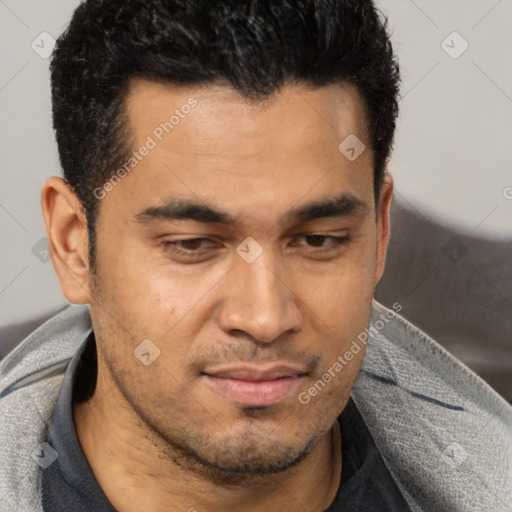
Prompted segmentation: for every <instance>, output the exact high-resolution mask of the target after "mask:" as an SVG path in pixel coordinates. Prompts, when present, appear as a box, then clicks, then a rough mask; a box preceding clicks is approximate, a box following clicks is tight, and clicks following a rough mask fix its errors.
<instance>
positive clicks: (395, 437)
mask: <svg viewBox="0 0 512 512" xmlns="http://www.w3.org/2000/svg"><path fill="white" fill-rule="evenodd" d="M397 310H398V308H397ZM368 334H369V336H368V342H367V353H366V356H365V360H364V363H363V367H362V370H361V373H360V375H359V377H358V379H357V381H356V384H355V386H354V391H353V397H354V401H355V402H356V404H357V406H358V408H359V410H360V412H361V415H362V416H363V418H364V420H365V422H366V423H367V425H368V427H369V428H370V431H371V433H372V435H373V436H374V439H375V442H376V445H377V447H378V448H379V450H380V451H381V453H382V456H383V458H384V460H385V462H386V464H387V465H388V467H389V469H390V471H391V472H392V474H393V476H394V477H395V479H396V480H397V483H398V484H399V485H400V487H401V489H402V491H403V492H404V495H405V496H406V497H407V498H408V500H409V501H410V502H411V504H412V505H416V506H417V507H419V508H414V509H415V510H424V509H426V508H427V509H436V510H437V509H439V510H455V509H457V510H468V511H472V510H475V511H476V510H496V509H497V508H496V503H500V502H501V507H502V508H499V507H498V510H501V509H503V510H508V508H507V507H509V505H508V504H509V503H511V502H512V491H511V486H510V482H511V481H512V469H511V468H512V430H511V425H512V407H511V406H510V404H508V403H507V402H506V401H505V400H504V399H503V398H502V397H500V396H499V395H498V394H497V393H496V392H495V391H494V390H493V389H492V388H491V387H490V386H488V385H487V384H486V383H485V382H484V381H483V380H482V379H480V378H479V377H478V376H477V375H476V374H475V373H474V372H472V371H471V370H470V369H469V368H467V367H466V366H465V365H464V364H462V363H461V362H460V361H458V360H457V359H456V358H455V357H453V356H452V355H451V354H449V353H448V352H447V351H446V350H445V349H444V348H443V347H441V346H440V345H439V344H438V343H436V342H435V341H434V340H433V339H431V338H430V337H428V336H427V335H426V334H425V333H424V332H422V331H421V330H419V329H418V328H417V327H415V326H414V325H412V324H411V323H410V322H408V321H407V320H406V319H404V318H403V317H401V316H400V315H398V314H397V313H396V311H393V310H392V309H387V308H385V307H384V306H382V305H380V304H378V303H377V302H374V304H373V310H372V319H371V324H370V329H369V333H368ZM363 338H364V336H363Z"/></svg>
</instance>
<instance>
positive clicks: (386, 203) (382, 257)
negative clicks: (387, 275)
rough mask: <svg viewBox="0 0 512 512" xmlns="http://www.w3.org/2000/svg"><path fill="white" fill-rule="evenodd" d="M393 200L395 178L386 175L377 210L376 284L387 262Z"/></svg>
mask: <svg viewBox="0 0 512 512" xmlns="http://www.w3.org/2000/svg"><path fill="white" fill-rule="evenodd" d="M392 202H393V178H392V177H391V175H390V174H387V173H386V175H385V177H384V181H383V183H382V185H381V188H380V196H379V205H378V210H377V265H376V268H375V285H377V283H378V282H379V281H380V278H381V277H382V274H383V273H384V266H385V264H386V252H387V249H388V243H389V235H390V233H391V204H392Z"/></svg>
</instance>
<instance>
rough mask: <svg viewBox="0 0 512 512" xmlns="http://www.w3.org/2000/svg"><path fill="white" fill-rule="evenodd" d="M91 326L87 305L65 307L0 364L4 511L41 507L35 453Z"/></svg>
mask: <svg viewBox="0 0 512 512" xmlns="http://www.w3.org/2000/svg"><path fill="white" fill-rule="evenodd" d="M90 330H91V322H90V316H89V310H88V307H85V306H82V307H76V306H69V307H67V308H66V309H64V310H63V311H61V312H60V313H58V314H57V315H55V316H53V317H52V318H50V319H49V320H48V321H47V322H45V323H44V324H43V325H42V326H40V327H39V328H38V329H37V330H35V331H34V332H33V333H31V334H30V335H29V336H28V337H27V338H25V339H24V340H23V341H22V342H21V343H20V344H19V345H18V346H16V347H15V348H14V349H13V350H12V351H11V352H10V353H9V354H7V356H6V357H5V358H4V359H3V360H2V361H1V362H0V446H1V447H2V450H1V463H0V502H1V503H2V504H3V505H4V506H5V507H6V510H7V509H9V510H33V511H39V510H41V494H40V493H41V488H40V484H41V471H42V468H41V467H40V466H39V464H38V463H37V462H36V460H37V458H36V455H35V453H37V449H38V448H39V446H40V445H41V443H44V442H46V440H47V426H48V424H49V422H50V418H51V415H52V412H53V409H54V407H55V403H56V401H57V397H58V394H59V390H60V387H61V384H62V380H63V378H64V374H65V370H66V367H67V365H68V363H69V361H70V359H71V357H72V356H73V354H74V353H75V352H76V350H77V349H78V347H79V346H80V344H81V342H82V341H83V340H84V339H85V337H86V336H87V335H88V333H89V332H90Z"/></svg>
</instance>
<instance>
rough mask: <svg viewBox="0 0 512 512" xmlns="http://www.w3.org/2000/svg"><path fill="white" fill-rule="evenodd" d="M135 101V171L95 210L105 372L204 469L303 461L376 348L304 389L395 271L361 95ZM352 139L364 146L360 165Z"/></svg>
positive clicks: (137, 97)
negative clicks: (345, 147) (345, 149)
mask: <svg viewBox="0 0 512 512" xmlns="http://www.w3.org/2000/svg"><path fill="white" fill-rule="evenodd" d="M191 98H193V100H191ZM194 100H195V101H197V104H195V102H194ZM187 104H188V105H193V106H191V107H190V108H184V107H183V105H187ZM126 106H127V113H128V121H129V126H130V127H131V130H132V132H133V135H134V140H133V150H134V151H138V152H139V157H140V161H138V163H137V165H136V166H135V167H133V168H132V169H131V170H130V172H129V173H127V175H126V176H125V177H124V178H123V179H122V180H121V181H120V182H117V181H118V180H116V181H115V183H116V184H115V186H112V187H108V188H109V189H110V191H109V192H107V193H106V194H105V197H104V198H103V199H101V201H100V209H99V219H98V223H97V226H96V230H97V252H96V274H95V275H91V282H90V285H91V297H90V299H91V314H92V318H93V324H94V330H95V335H96V340H97V343H98V364H99V372H100V380H102V379H103V382H108V381H109V379H111V383H114V384H115V386H116V387H117V388H118V390H119V391H120V392H121V393H122V395H123V396H124V398H125V399H126V403H127V404H129V408H131V409H133V411H135V412H136V417H137V418H138V419H140V420H142V424H143V425H145V426H148V427H149V428H150V430H151V431H153V432H154V433H156V434H158V436H159V437H160V438H161V439H163V440H164V441H167V442H168V443H169V445H170V446H172V447H173V449H174V450H176V448H178V450H179V451H181V452H182V453H183V454H186V455H188V456H189V457H191V459H195V460H196V461H201V462H203V464H205V465H206V466H210V467H217V468H224V469H226V470H242V471H245V472H249V473H257V472H270V471H277V470H280V469H283V468H285V467H288V466H290V465H293V464H294V463H296V462H298V461H299V460H301V458H302V457H303V456H304V455H305V454H306V453H307V452H308V450H309V449H310V448H311V446H312V445H313V444H314V442H315V441H317V440H318V439H319V438H320V437H321V436H323V435H324V434H325V433H326V432H328V431H329V429H330V428H331V426H332V424H333V423H334V421H335V420H336V417H337V416H338V415H339V414H340V412H341V411H342V409H343V407H344V406H345V404H346V402H347V400H348V398H349V394H350V391H351V389H352V386H353V384H354V381H355V379H356V378H357V375H358V372H359V369H360V366H361V364H362V360H363V356H364V348H363V350H361V351H360V352H358V353H357V354H355V355H354V358H353V359H352V360H351V361H350V362H349V363H348V364H346V366H344V367H343V369H342V370H341V371H338V372H336V374H335V377H334V378H331V379H330V382H328V383H327V384H326V385H325V387H323V389H321V390H320V391H318V392H317V393H316V395H315V396H313V397H311V400H310V401H309V402H308V403H307V404H305V403H304V402H305V401H306V400H304V399H303V400H299V397H300V396H302V397H304V396H305V395H304V393H307V392H308V389H310V388H311V387H312V386H313V385H314V383H315V382H316V381H317V380H318V379H322V376H323V375H324V374H325V373H326V372H328V370H329V368H332V366H333V364H334V363H335V362H336V361H337V358H338V356H342V355H343V354H344V353H345V352H346V350H348V348H349V346H350V345H351V343H352V341H353V340H355V339H356V338H357V335H358V334H359V333H360V332H361V331H364V329H365V328H366V327H367V325H368V321H369V315H370V311H371V301H372V297H373V292H374V287H375V284H376V281H377V280H378V278H379V277H380V274H381V272H382V265H383V258H384V250H383V249H385V248H383V247H382V245H383V243H382V240H381V241H380V250H378V249H379V247H378V246H379V236H381V235H380V233H381V231H382V226H381V220H379V219H381V218H382V215H380V216H378V217H376V210H375V203H374V197H373V162H372V155H371V151H370V148H369V142H368V135H367V131H366V125H365V122H366V121H365V117H364V114H363V112H364V109H363V104H362V100H361V98H360V96H359V94H358V93H357V92H356V90H355V89H354V88H353V87H352V86H348V85H333V86H329V87H323V88H320V89H316V90H311V89H306V88H304V87H299V86H296V87H286V88H285V89H283V90H282V91H281V92H280V93H279V94H277V95H275V96H273V97H272V99H271V101H269V102H266V103H264V104H257V103H251V102H249V101H248V100H245V99H242V98H241V97H240V96H238V95H237V94H236V93H235V92H234V91H233V90H232V89H230V88H228V87H220V86H215V87H214V86H207V87H203V88H177V87H172V86H165V85H159V84H155V83H152V82H148V81H135V82H132V87H131V90H130V94H129V96H128V98H127V103H126ZM175 110H178V111H179V115H177V117H179V121H177V122H176V118H175V119H173V127H172V129H169V125H167V129H168V131H169V133H166V132H165V130H163V129H162V127H161V123H165V122H166V121H169V118H170V116H171V115H172V114H173V113H174V111H175ZM159 126H160V130H159V129H158V127H159ZM350 134H355V135H356V136H357V137H358V138H359V139H360V140H361V141H363V142H364V143H365V144H366V145H367V149H366V150H365V151H364V152H363V153H362V154H361V155H360V156H359V157H358V158H357V159H355V160H353V161H351V160H350V159H348V158H347V157H346V156H345V155H344V154H342V152H340V150H339V149H338V146H339V144H340V143H341V142H342V141H343V140H344V139H345V138H346V137H347V136H349V135H350ZM148 136H149V137H150V138H151V139H152V142H150V141H149V139H148ZM159 139H161V140H159ZM142 146H146V147H148V148H149V150H148V151H147V152H146V151H144V150H142V151H139V148H141V147H142ZM141 153H147V154H146V156H143V157H141ZM349 155H350V153H349ZM132 163H133V162H132ZM128 167H129V166H128ZM178 201H179V202H178ZM326 202H329V203H332V205H334V207H332V205H331V207H321V206H319V205H320V204H321V203H326ZM188 203H190V204H188ZM192 203H193V205H192ZM315 206H316V207H315ZM208 209H210V210H215V211H216V212H220V213H218V214H217V213H214V212H212V211H208ZM248 237H250V238H249V239H248ZM384 245H385V244H384ZM144 340H150V341H145V342H144V344H143V345H141V347H140V348H138V347H139V345H140V344H141V343H142V342H143V341H144ZM155 347H158V349H159V351H160V353H159V355H158V353H157V351H156V349H155ZM134 351H135V354H134ZM141 353H142V354H143V355H141ZM144 354H145V355H144ZM137 355H138V357H137ZM155 357H156V358H155ZM153 359H154V360H153ZM151 361H152V362H151ZM150 362H151V364H148V363H150ZM144 363H146V364H144ZM331 372H332V370H331ZM317 387H318V386H317ZM185 459H186V457H185Z"/></svg>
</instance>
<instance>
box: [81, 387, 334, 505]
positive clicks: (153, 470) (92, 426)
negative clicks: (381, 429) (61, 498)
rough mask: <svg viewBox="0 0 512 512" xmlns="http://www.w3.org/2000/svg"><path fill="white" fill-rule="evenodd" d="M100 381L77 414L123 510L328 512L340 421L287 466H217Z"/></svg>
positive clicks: (106, 485)
mask: <svg viewBox="0 0 512 512" xmlns="http://www.w3.org/2000/svg"><path fill="white" fill-rule="evenodd" d="M101 381H102V379H101V378H98V385H97V387H96V390H95V393H94V395H93V397H92V398H91V399H90V400H88V401H87V402H83V403H79V404H75V406H74V420H75V425H76V430H77V435H78V439H79V441H80V444H81V446H82V449H83V451H84V453H85V455H86V457H87V460H88V462H89V464H90V466H91V468H92V470H93V473H94V476H95V478H96V480H97V481H98V483H99V485H100V487H101V488H102V490H103V492H104V494H105V495H106V496H107V498H108V500H109V501H110V503H111V504H112V505H113V506H114V507H115V508H116V509H117V510H119V511H122V512H131V511H132V510H133V511H135V510H141V509H143V510H147V511H148V512H152V511H157V510H166V511H169V512H174V511H178V510H180V511H183V510H191V511H193V510H194V509H197V510H208V511H209V512H217V511H219V512H220V511H225V510H230V509H238V510H240V509H243V510H245V511H247V512H259V511H265V512H267V511H268V510H269V509H270V510H279V509H282V510H287V511H289V512H294V511H303V510H304V509H307V510H310V511H318V512H322V511H324V510H325V509H326V508H328V507H329V505H330V504H331V503H332V501H333V500H334V497H335V495H336V492H337V490H338V487H339V482H340V477H341V436H340V432H339V425H338V422H335V423H334V425H333V427H332V428H331V429H330V430H329V431H328V432H327V433H326V434H325V435H324V436H322V437H321V438H320V439H319V440H318V442H317V443H316V444H315V446H314V447H313V448H312V450H311V451H310V452H309V454H308V455H307V457H306V458H305V459H304V460H302V461H301V462H300V463H298V464H296V465H295V466H293V467H291V468H289V469H288V470H286V471H283V472H280V473H274V474H265V475H241V474H238V475H228V474H226V473H224V474H218V473H217V474H214V473H213V472H212V470H211V469H207V468H201V467H200V465H199V463H197V462H196V463H190V464H184V463H183V462H184V461H183V454H181V453H179V452H177V451H176V450H175V449H174V448H173V447H171V446H169V444H168V443H167V442H165V441H163V440H162V439H161V438H160V437H158V436H157V435H156V434H155V433H154V432H153V431H152V430H151V429H150V428H149V427H148V426H147V425H146V424H144V423H143V422H142V421H141V420H140V418H138V416H137V415H136V413H135V412H134V411H133V410H132V409H130V408H129V407H128V405H127V404H126V402H125V401H124V398H123V396H122V394H121V393H120V392H119V390H118V389H117V388H116V386H115V385H114V384H109V385H108V386H105V385H102V382H101ZM105 389H106V390H107V391H106V392H105V391H104V390H105Z"/></svg>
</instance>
